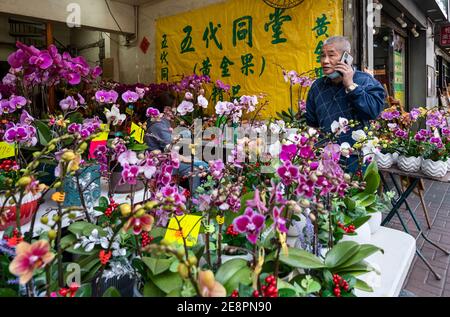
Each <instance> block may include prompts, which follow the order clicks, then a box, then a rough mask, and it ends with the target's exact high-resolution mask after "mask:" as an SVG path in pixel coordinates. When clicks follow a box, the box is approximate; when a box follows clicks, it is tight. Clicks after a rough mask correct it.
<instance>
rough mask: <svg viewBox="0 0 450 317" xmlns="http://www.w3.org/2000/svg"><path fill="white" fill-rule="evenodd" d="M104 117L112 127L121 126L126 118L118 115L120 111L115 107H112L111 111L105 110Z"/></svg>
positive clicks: (123, 115)
mask: <svg viewBox="0 0 450 317" xmlns="http://www.w3.org/2000/svg"><path fill="white" fill-rule="evenodd" d="M105 116H106V120H107V121H108V123H111V122H112V125H121V124H122V122H124V121H125V119H126V118H127V116H126V115H125V114H120V110H119V107H117V105H113V106H112V107H111V110H108V109H105Z"/></svg>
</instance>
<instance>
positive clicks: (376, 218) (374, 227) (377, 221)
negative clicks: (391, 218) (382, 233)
mask: <svg viewBox="0 0 450 317" xmlns="http://www.w3.org/2000/svg"><path fill="white" fill-rule="evenodd" d="M382 218H383V214H382V213H381V211H377V212H373V213H370V219H369V220H368V221H367V223H368V224H369V227H370V233H371V234H374V233H375V232H377V231H378V230H379V229H380V227H381V220H382Z"/></svg>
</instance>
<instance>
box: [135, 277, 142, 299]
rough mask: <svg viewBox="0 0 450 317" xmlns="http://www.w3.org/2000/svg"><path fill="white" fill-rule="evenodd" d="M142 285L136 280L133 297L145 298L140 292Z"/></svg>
mask: <svg viewBox="0 0 450 317" xmlns="http://www.w3.org/2000/svg"><path fill="white" fill-rule="evenodd" d="M139 285H141V283H140V282H139V281H138V280H137V279H136V281H135V282H134V286H133V297H144V294H142V292H141V291H140V290H139Z"/></svg>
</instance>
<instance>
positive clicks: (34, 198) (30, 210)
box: [0, 193, 41, 231]
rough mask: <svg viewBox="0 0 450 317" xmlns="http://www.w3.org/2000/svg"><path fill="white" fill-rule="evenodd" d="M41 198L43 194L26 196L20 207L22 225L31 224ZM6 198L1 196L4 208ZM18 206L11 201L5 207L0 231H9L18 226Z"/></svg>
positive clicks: (0, 222) (0, 202)
mask: <svg viewBox="0 0 450 317" xmlns="http://www.w3.org/2000/svg"><path fill="white" fill-rule="evenodd" d="M40 198H41V194H40V193H38V194H36V195H33V194H32V193H28V194H26V195H25V196H24V197H23V198H22V206H21V207H20V225H21V226H23V225H25V224H27V223H28V222H30V220H31V218H32V217H33V215H34V214H35V213H36V211H37V210H38V201H39V199H40ZM16 199H17V200H18V199H19V197H18V194H17V195H16ZM4 201H5V196H4V195H0V204H1V206H3V203H4ZM16 210H17V209H16V204H14V203H12V204H11V203H10V202H9V201H8V202H7V203H6V205H5V211H4V212H3V213H2V214H1V216H0V217H1V218H0V231H3V230H5V229H7V228H8V227H10V226H16Z"/></svg>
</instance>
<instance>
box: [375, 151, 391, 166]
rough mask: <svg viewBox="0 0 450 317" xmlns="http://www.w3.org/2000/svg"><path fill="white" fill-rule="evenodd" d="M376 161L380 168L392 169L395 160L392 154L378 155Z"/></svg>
mask: <svg viewBox="0 0 450 317" xmlns="http://www.w3.org/2000/svg"><path fill="white" fill-rule="evenodd" d="M375 160H376V162H377V164H378V167H380V168H390V167H391V166H392V164H394V158H393V156H392V154H391V153H386V154H383V153H376V154H375Z"/></svg>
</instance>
